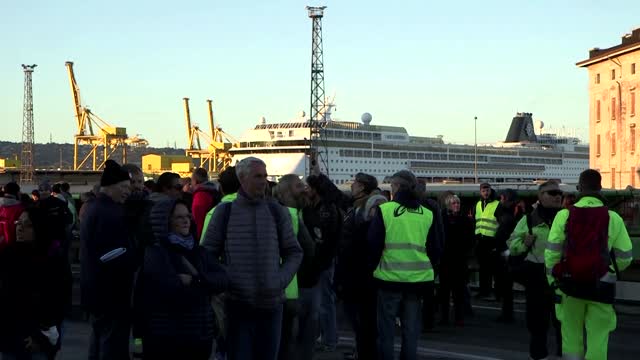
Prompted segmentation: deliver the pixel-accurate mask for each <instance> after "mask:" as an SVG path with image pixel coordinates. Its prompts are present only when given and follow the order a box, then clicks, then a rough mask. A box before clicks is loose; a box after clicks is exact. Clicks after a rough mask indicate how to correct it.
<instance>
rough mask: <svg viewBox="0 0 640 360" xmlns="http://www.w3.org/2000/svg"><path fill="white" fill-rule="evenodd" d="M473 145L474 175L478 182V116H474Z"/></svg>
mask: <svg viewBox="0 0 640 360" xmlns="http://www.w3.org/2000/svg"><path fill="white" fill-rule="evenodd" d="M473 144H474V145H473V147H474V153H475V156H474V160H473V176H474V177H475V183H476V184H477V183H478V117H477V116H474V117H473Z"/></svg>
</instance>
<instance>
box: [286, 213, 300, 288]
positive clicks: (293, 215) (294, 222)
mask: <svg viewBox="0 0 640 360" xmlns="http://www.w3.org/2000/svg"><path fill="white" fill-rule="evenodd" d="M287 209H289V214H290V215H291V224H292V225H293V235H295V236H296V237H297V236H298V230H299V224H298V209H295V208H290V207H288V208H287ZM284 296H285V297H286V298H287V300H294V299H297V298H298V296H299V293H298V275H293V279H292V280H291V282H290V283H289V285H287V287H286V288H285V289H284Z"/></svg>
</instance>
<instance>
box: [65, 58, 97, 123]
mask: <svg viewBox="0 0 640 360" xmlns="http://www.w3.org/2000/svg"><path fill="white" fill-rule="evenodd" d="M64 65H65V66H66V67H67V73H68V74H69V83H70V84H71V96H72V97H73V110H74V112H75V115H76V123H77V125H78V135H87V134H85V127H86V126H85V125H86V124H85V120H86V117H85V116H84V111H83V109H82V105H81V102H80V88H79V87H78V83H77V82H76V76H75V74H74V73H73V62H72V61H67V62H65V63H64ZM91 135H93V134H91Z"/></svg>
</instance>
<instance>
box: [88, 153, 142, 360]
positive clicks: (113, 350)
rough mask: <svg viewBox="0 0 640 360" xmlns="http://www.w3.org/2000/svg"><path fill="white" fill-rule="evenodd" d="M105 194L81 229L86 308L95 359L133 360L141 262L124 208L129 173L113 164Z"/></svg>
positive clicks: (105, 182)
mask: <svg viewBox="0 0 640 360" xmlns="http://www.w3.org/2000/svg"><path fill="white" fill-rule="evenodd" d="M100 186H101V190H100V193H99V194H98V196H97V197H96V199H95V200H94V201H91V202H89V203H88V204H87V205H86V206H87V207H88V208H87V209H86V212H85V214H84V218H83V221H82V224H81V228H80V252H81V271H80V285H81V290H82V304H83V306H84V307H85V308H86V309H87V310H88V312H89V315H90V318H91V327H92V332H91V339H90V345H89V359H91V360H94V359H96V360H107V359H109V360H110V359H129V333H130V324H131V317H130V315H131V314H130V312H131V309H130V307H131V292H132V286H133V274H134V272H135V270H136V266H135V264H136V256H135V254H134V248H133V245H132V243H131V241H130V238H129V233H128V231H127V230H128V229H127V224H126V218H125V209H124V203H125V201H126V199H127V197H128V196H129V193H130V191H131V189H130V186H131V183H130V180H129V173H128V172H126V171H124V170H122V168H121V167H120V165H118V164H117V163H116V162H115V161H113V160H107V162H106V163H105V168H104V172H103V173H102V177H101V179H100Z"/></svg>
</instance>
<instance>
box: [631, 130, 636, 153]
mask: <svg viewBox="0 0 640 360" xmlns="http://www.w3.org/2000/svg"><path fill="white" fill-rule="evenodd" d="M629 147H630V148H631V153H632V154H633V153H634V152H635V151H636V128H635V127H632V128H630V129H629Z"/></svg>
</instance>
